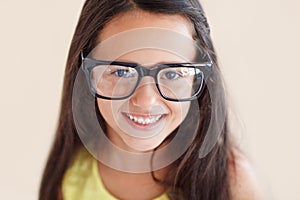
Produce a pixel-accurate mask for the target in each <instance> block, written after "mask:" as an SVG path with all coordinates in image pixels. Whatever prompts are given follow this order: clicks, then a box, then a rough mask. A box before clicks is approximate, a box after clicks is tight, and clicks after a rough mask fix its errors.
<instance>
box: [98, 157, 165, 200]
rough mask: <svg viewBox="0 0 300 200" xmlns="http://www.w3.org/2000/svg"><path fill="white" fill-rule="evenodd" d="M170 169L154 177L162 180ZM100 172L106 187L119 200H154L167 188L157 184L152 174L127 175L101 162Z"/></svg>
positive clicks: (156, 173)
mask: <svg viewBox="0 0 300 200" xmlns="http://www.w3.org/2000/svg"><path fill="white" fill-rule="evenodd" d="M169 169H170V168H169V167H166V168H163V169H160V170H157V171H155V172H154V175H155V177H156V178H157V179H159V180H162V179H163V178H164V177H165V176H166V174H167V172H168V171H169ZM98 170H99V174H100V176H101V179H102V182H103V185H104V187H105V188H106V189H107V190H108V191H109V192H110V193H111V194H112V195H113V196H115V197H117V198H118V199H123V200H127V199H141V200H143V199H145V200H146V199H154V198H155V197H158V196H160V195H161V194H163V193H164V191H165V187H164V186H163V185H161V184H160V183H157V182H156V181H155V180H154V179H153V177H152V175H151V173H150V172H147V173H127V172H122V171H118V170H115V169H112V168H110V167H108V166H106V165H104V164H102V163H101V162H99V163H98Z"/></svg>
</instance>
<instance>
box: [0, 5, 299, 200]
mask: <svg viewBox="0 0 300 200" xmlns="http://www.w3.org/2000/svg"><path fill="white" fill-rule="evenodd" d="M202 4H203V7H204V9H205V11H206V14H207V17H208V21H209V23H210V26H211V31H212V38H213V40H214V44H215V47H216V50H217V53H218V56H219V60H220V64H221V68H222V71H223V73H224V76H225V80H226V82H227V86H228V92H229V94H230V100H231V112H230V113H231V115H232V116H234V118H235V122H234V123H233V127H234V132H235V133H236V136H237V138H238V143H239V145H240V146H241V147H242V149H244V151H245V152H246V153H247V154H248V155H249V158H250V160H251V162H252V163H253V166H254V169H255V170H256V173H257V175H258V178H259V180H260V184H261V188H262V190H263V191H264V193H265V195H266V199H275V200H282V199H285V200H300V191H299V186H300V156H299V153H300V145H299V140H300V128H299V123H300V121H299V113H300V106H299V103H300V94H299V86H300V80H299V77H300V65H299V48H300V39H299V35H300V22H299V20H300V12H299V8H300V2H299V1H298V0H284V1H283V0H227V1H224V0H223V1H221V0H203V1H202ZM82 5H83V0H65V1H58V0H51V1H50V0H48V1H45V0H44V1H41V0H27V1H10V0H1V1H0V24H1V28H0V29H1V32H0V34H1V38H0V45H1V47H0V51H1V52H0V55H1V73H0V81H1V84H0V91H1V100H0V101H1V104H0V108H1V109H0V110H1V112H0V113H1V114H0V120H1V131H0V133H1V140H0V149H1V151H0V158H1V168H0V169H1V171H0V191H1V192H0V199H14V200H18V199H23V200H29V199H37V193H38V187H39V182H40V179H41V174H42V170H43V168H44V165H45V161H46V158H47V155H48V152H49V149H50V144H51V143H52V141H53V136H54V131H55V127H56V124H57V117H58V111H59V105H60V99H61V88H62V81H63V72H64V67H65V63H66V57H67V52H68V48H69V45H70V42H71V37H72V34H73V32H74V29H75V25H76V23H77V20H78V17H79V13H80V10H81V8H82Z"/></svg>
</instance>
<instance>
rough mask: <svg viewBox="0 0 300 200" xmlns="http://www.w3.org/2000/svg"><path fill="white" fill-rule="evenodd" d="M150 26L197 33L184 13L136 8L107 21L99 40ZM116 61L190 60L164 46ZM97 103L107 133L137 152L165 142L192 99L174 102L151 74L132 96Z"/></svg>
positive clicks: (166, 61)
mask: <svg viewBox="0 0 300 200" xmlns="http://www.w3.org/2000/svg"><path fill="white" fill-rule="evenodd" d="M148 27H155V28H163V29H169V30H171V31H175V32H177V33H180V34H183V35H184V36H186V37H188V38H192V33H193V28H192V25H191V23H190V22H189V21H188V20H187V19H185V18H184V17H182V16H180V15H163V14H151V13H147V12H143V11H134V12H128V13H125V14H122V15H121V16H118V17H116V18H114V19H113V20H111V21H110V22H109V23H108V24H106V26H105V27H104V29H103V30H102V32H101V34H100V35H99V38H98V41H99V42H100V43H101V42H103V41H105V40H107V39H110V38H112V36H115V35H117V34H119V33H121V32H124V31H130V30H133V29H137V28H138V29H141V28H148ZM145 37H147V35H145ZM129 42H134V40H132V39H131V40H130V41H129ZM174 43H176V41H174ZM116 60H117V61H124V62H134V63H139V64H141V65H142V66H145V67H149V68H151V67H153V66H155V65H156V64H158V63H184V62H187V60H186V59H183V58H182V57H180V56H178V55H175V54H174V53H171V52H168V51H163V50H160V49H140V50H134V51H131V52H128V53H126V54H123V55H121V56H119V57H118V58H117V59H116ZM97 102H98V108H99V111H100V113H101V114H102V116H103V118H104V119H105V121H106V123H107V135H108V137H109V138H110V140H111V141H112V142H113V143H114V144H116V145H117V146H119V147H120V148H122V149H124V150H127V151H133V152H146V151H149V150H152V149H154V148H155V147H157V146H158V145H159V144H161V143H162V142H163V140H164V139H165V138H166V137H167V136H168V135H170V134H171V133H172V131H174V130H175V129H176V128H177V127H178V126H179V125H180V124H181V122H182V121H183V120H184V118H185V117H186V115H187V113H188V111H189V107H190V102H172V101H168V100H165V99H164V98H163V97H161V95H160V94H159V92H158V90H157V88H156V85H155V83H154V79H153V78H152V77H149V76H146V77H143V78H142V79H141V82H140V84H139V85H138V87H137V88H136V90H135V92H134V93H133V95H132V96H130V97H129V98H127V99H125V100H104V99H101V98H97Z"/></svg>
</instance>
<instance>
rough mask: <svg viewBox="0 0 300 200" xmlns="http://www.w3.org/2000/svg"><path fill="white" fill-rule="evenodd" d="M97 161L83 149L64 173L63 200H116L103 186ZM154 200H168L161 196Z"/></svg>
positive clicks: (166, 197) (165, 196)
mask: <svg viewBox="0 0 300 200" xmlns="http://www.w3.org/2000/svg"><path fill="white" fill-rule="evenodd" d="M97 162H98V161H97V160H96V159H95V158H94V157H93V156H92V155H91V154H90V153H89V152H87V151H86V150H85V148H83V149H82V150H80V151H79V152H78V154H77V155H76V158H75V160H74V162H73V163H72V164H71V166H70V167H69V168H68V170H67V171H66V173H65V175H64V177H63V182H62V193H63V199H64V200H94V199H95V200H102V199H103V200H117V198H116V197H114V196H112V195H111V194H110V193H109V192H108V191H107V190H106V189H105V187H104V186H103V183H102V181H101V178H100V175H99V172H98V165H97ZM155 200H169V198H168V196H167V195H166V194H163V195H161V196H159V197H157V198H155Z"/></svg>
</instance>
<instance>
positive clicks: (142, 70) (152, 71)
mask: <svg viewBox="0 0 300 200" xmlns="http://www.w3.org/2000/svg"><path fill="white" fill-rule="evenodd" d="M81 60H82V70H83V71H84V73H85V75H86V78H87V81H88V85H89V88H90V90H91V93H92V94H93V95H94V96H96V97H97V98H102V99H106V100H124V99H126V98H128V97H130V96H131V95H132V94H133V93H134V92H135V90H136V88H137V87H138V85H139V84H140V81H141V79H142V78H143V77H144V76H151V77H152V78H153V79H154V82H155V85H156V88H157V90H158V92H159V94H160V95H161V96H162V97H163V98H164V99H166V100H169V101H175V102H184V101H192V100H195V99H197V98H198V97H199V96H200V95H201V92H202V90H203V88H204V86H205V82H206V80H207V79H208V77H209V75H210V74H211V73H212V67H213V62H212V61H211V59H209V61H206V62H201V63H163V64H158V65H156V66H154V67H151V68H146V67H143V66H142V65H140V64H138V63H133V62H121V61H108V60H96V59H93V58H89V57H85V56H84V53H83V52H81ZM99 65H120V66H124V67H132V68H134V69H135V70H136V71H137V72H138V80H137V83H136V85H135V87H134V88H133V89H132V92H131V93H130V94H128V95H127V96H124V97H107V96H102V95H100V94H98V93H97V91H95V89H94V88H93V87H92V83H91V78H90V77H91V73H92V70H93V68H95V67H96V66H99ZM173 67H190V68H197V69H199V70H200V71H201V72H202V74H203V78H202V83H201V87H200V88H199V89H198V91H197V92H196V93H195V94H194V95H193V96H191V97H189V98H184V99H173V98H169V97H167V96H165V95H164V94H163V93H162V92H161V90H160V88H159V84H158V80H157V74H158V73H159V72H160V70H162V69H166V68H173Z"/></svg>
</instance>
